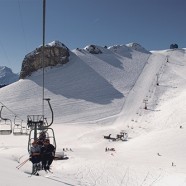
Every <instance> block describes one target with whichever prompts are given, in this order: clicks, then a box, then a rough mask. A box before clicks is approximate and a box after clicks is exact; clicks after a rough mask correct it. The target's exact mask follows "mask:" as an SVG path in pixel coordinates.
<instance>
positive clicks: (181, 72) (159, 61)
mask: <svg viewBox="0 0 186 186" xmlns="http://www.w3.org/2000/svg"><path fill="white" fill-rule="evenodd" d="M69 54H70V55H69V61H68V63H65V64H58V65H56V66H52V67H50V66H48V67H46V68H45V82H44V84H45V86H44V95H45V98H51V105H52V108H53V111H54V124H53V125H52V126H51V128H53V129H54V132H55V138H56V142H57V152H60V151H63V152H64V153H65V154H66V155H67V157H68V158H67V159H66V160H62V161H54V162H53V163H52V171H53V174H48V175H47V176H45V175H46V173H45V172H44V171H40V174H41V177H37V178H35V177H34V178H32V179H30V178H28V174H29V172H31V167H32V164H31V162H30V161H28V162H27V163H26V164H24V166H22V167H21V168H20V169H19V170H18V169H15V167H16V166H17V165H18V162H19V163H21V162H24V161H25V160H27V159H28V157H29V155H28V152H27V145H28V136H13V135H8V136H6V138H5V136H4V135H0V143H1V151H0V160H1V164H2V166H0V174H1V176H2V179H1V184H2V185H15V186H18V185H21V184H24V185H27V186H31V185H33V184H35V185H41V186H44V185H47V184H48V185H49V184H50V185H56V186H57V185H80V186H83V185H96V186H117V185H129V186H131V185H136V186H137V185H154V186H160V185H161V186H165V185H166V186H175V185H180V186H184V185H185V184H186V181H185V177H186V167H185V164H186V156H185V154H186V143H185V141H186V135H185V132H186V122H185V121H186V115H185V112H186V109H185V108H186V102H185V101H184V100H185V99H186V94H185V91H186V78H185V71H186V49H184V48H183V49H168V50H160V51H150V52H149V51H146V50H145V49H144V48H143V47H142V46H140V45H139V44H126V45H115V46H109V47H102V46H97V45H93V44H91V45H89V46H86V47H85V48H77V49H75V50H73V51H69ZM42 77H43V74H42V70H41V69H38V70H37V71H34V72H32V74H31V75H30V76H27V77H26V78H24V79H20V80H19V81H16V82H15V83H13V84H11V85H9V86H7V87H5V88H3V89H0V104H1V105H4V106H5V107H3V112H2V117H4V118H5V117H6V118H9V119H11V121H14V118H15V115H16V116H17V117H19V118H21V119H22V120H23V123H22V125H23V126H25V125H26V122H27V115H32V114H34V115H38V114H39V115H40V114H42V93H43V92H42V91H43V89H42V88H43V87H42V85H43V81H42ZM44 111H45V116H46V118H47V119H48V121H49V120H50V119H51V113H50V112H49V108H48V105H47V104H45V109H44ZM12 123H13V126H14V122H12ZM1 126H2V121H1V124H0V127H1ZM0 130H1V128H0ZM123 131H124V132H126V133H127V134H128V139H127V141H122V140H119V139H118V138H117V136H118V135H120V133H121V132H123ZM109 134H111V137H112V139H113V140H112V139H110V140H108V139H105V138H104V136H108V135H109ZM70 148H71V149H72V151H69V150H68V149H70ZM106 148H107V149H110V150H108V151H106ZM112 149H114V150H112ZM7 175H8V177H7Z"/></svg>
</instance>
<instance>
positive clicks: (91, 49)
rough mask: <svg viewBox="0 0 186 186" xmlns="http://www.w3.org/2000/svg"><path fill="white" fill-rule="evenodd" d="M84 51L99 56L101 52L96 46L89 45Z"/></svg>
mask: <svg viewBox="0 0 186 186" xmlns="http://www.w3.org/2000/svg"><path fill="white" fill-rule="evenodd" d="M85 49H86V50H87V51H88V52H89V53H91V54H101V53H102V51H101V50H100V49H99V47H98V46H96V45H89V46H86V47H85Z"/></svg>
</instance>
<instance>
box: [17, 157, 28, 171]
mask: <svg viewBox="0 0 186 186" xmlns="http://www.w3.org/2000/svg"><path fill="white" fill-rule="evenodd" d="M28 160H29V158H28V159H26V160H25V161H23V162H22V163H21V164H19V165H18V166H17V167H16V168H17V169H20V168H21V167H22V166H23V165H24V164H25V163H26V162H27V161H28Z"/></svg>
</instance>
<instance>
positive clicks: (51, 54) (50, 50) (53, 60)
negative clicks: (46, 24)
mask: <svg viewBox="0 0 186 186" xmlns="http://www.w3.org/2000/svg"><path fill="white" fill-rule="evenodd" d="M42 55H43V54H42V46H41V47H39V48H36V49H35V50H34V51H32V52H31V53H29V54H27V55H26V56H25V58H24V60H23V62H22V68H21V72H20V76H19V78H20V79H24V78H25V77H27V76H30V75H31V74H32V72H35V71H37V70H38V69H41V68H43V61H42ZM69 56H70V53H69V49H68V48H67V47H66V46H65V45H64V44H62V43H61V42H59V41H53V42H51V43H49V44H47V45H45V48H44V67H48V66H56V65H57V64H65V63H67V62H69Z"/></svg>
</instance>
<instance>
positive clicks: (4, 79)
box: [0, 66, 19, 86]
mask: <svg viewBox="0 0 186 186" xmlns="http://www.w3.org/2000/svg"><path fill="white" fill-rule="evenodd" d="M18 79H19V75H18V74H15V73H13V72H12V70H11V69H10V68H8V67H6V66H0V85H1V86H3V85H8V84H11V83H14V82H16V81H18Z"/></svg>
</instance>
